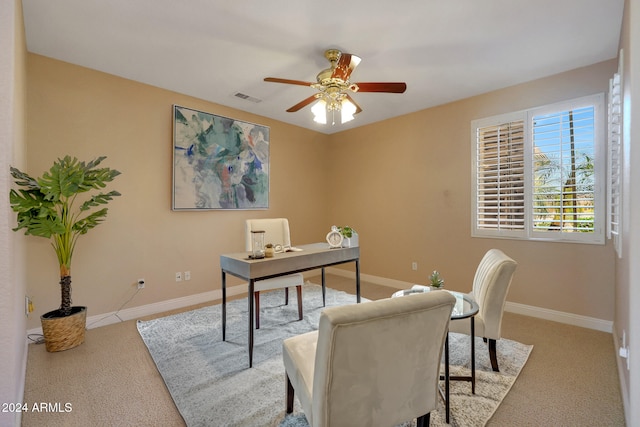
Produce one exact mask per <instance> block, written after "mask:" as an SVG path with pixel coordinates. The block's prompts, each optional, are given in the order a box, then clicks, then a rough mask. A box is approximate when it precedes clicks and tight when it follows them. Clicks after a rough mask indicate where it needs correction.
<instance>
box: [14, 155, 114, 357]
mask: <svg viewBox="0 0 640 427" xmlns="http://www.w3.org/2000/svg"><path fill="white" fill-rule="evenodd" d="M104 159H105V157H98V158H97V159H95V160H93V161H91V162H89V163H85V162H80V161H78V159H76V158H75V157H74V158H71V157H69V156H66V157H65V158H64V159H58V160H57V161H55V162H54V163H53V166H52V167H51V169H49V171H48V172H45V173H44V174H43V175H42V177H40V178H37V179H34V178H32V177H31V176H29V175H27V174H26V173H24V172H21V171H20V170H18V169H16V168H14V167H12V168H11V176H12V177H13V179H14V182H15V184H16V185H17V186H18V187H21V188H20V189H18V190H14V189H12V190H11V192H10V195H9V200H10V203H11V209H12V210H13V211H14V212H17V216H18V226H17V227H16V228H14V229H13V230H14V231H18V230H21V229H24V230H25V232H24V233H25V234H27V235H32V236H38V237H44V238H45V239H50V240H51V246H53V250H54V251H55V253H56V256H57V257H58V264H59V265H60V292H61V304H60V308H59V309H57V310H53V311H50V312H48V313H45V314H43V315H42V316H41V317H40V320H41V322H42V331H43V335H44V339H45V344H46V347H47V351H62V350H67V349H69V348H73V347H75V346H78V345H80V344H82V343H83V342H84V331H85V324H86V315H87V314H86V307H80V306H78V307H72V306H71V258H72V256H73V251H74V249H75V248H76V242H77V240H78V237H80V236H81V235H82V234H86V233H87V231H89V230H90V229H92V228H94V227H95V226H97V225H98V224H100V223H101V222H102V221H104V220H105V218H106V216H107V208H102V209H99V210H95V208H96V207H98V206H101V205H105V204H107V203H109V201H110V200H112V199H113V197H115V196H119V195H120V193H118V192H117V191H110V192H108V193H103V192H100V193H98V194H94V195H93V196H90V197H89V196H87V197H86V198H83V197H82V195H81V194H82V193H85V192H90V191H92V190H101V189H103V188H104V187H106V184H107V183H108V182H111V181H112V180H113V179H114V178H115V177H116V176H118V175H120V172H118V171H117V170H115V169H110V168H100V167H98V165H99V164H100V163H101V162H102V161H103V160H104ZM78 195H81V196H80V197H81V199H82V200H77V198H78Z"/></svg>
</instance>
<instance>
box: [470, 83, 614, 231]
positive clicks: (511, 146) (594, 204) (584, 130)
mask: <svg viewBox="0 0 640 427" xmlns="http://www.w3.org/2000/svg"><path fill="white" fill-rule="evenodd" d="M603 105H604V96H603V95H602V94H600V95H594V96H590V97H585V98H580V99H576V100H572V101H567V102H564V103H559V104H554V105H549V106H545V107H540V108H535V109H531V110H526V111H520V112H516V113H512V114H507V115H501V116H496V117H489V118H486V119H481V120H474V121H473V122H472V123H471V128H472V150H473V154H472V161H473V164H472V169H473V174H472V175H473V191H472V193H473V195H472V196H473V201H472V206H473V209H474V211H473V212H474V214H473V215H472V217H473V218H472V221H473V224H472V235H473V236H475V237H502V238H514V239H532V240H552V241H566V242H584V243H604V231H603V224H604V209H603V205H604V199H603V197H602V196H601V193H602V191H601V189H600V186H601V185H602V183H603V182H604V175H603V174H604V171H605V167H604V166H605V165H604V155H603V148H602V147H603V144H604V138H603V129H604V123H603V114H602V110H603V108H604V107H603Z"/></svg>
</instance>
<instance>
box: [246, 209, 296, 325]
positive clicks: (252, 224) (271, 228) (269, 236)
mask: <svg viewBox="0 0 640 427" xmlns="http://www.w3.org/2000/svg"><path fill="white" fill-rule="evenodd" d="M245 228H246V233H245V234H246V250H247V251H249V252H251V251H252V249H253V248H252V246H251V245H252V242H251V232H252V231H258V230H262V231H264V242H265V244H266V243H273V244H274V245H282V246H283V247H290V246H291V237H290V234H289V220H287V219H286V218H264V219H248V220H247V221H246V227H245ZM303 283H304V278H303V277H302V274H300V273H296V274H290V275H287V276H280V277H274V278H272V279H265V280H258V281H256V282H255V284H254V289H253V295H254V298H255V318H256V329H260V292H262V291H269V290H273V289H282V288H284V290H285V304H289V288H290V287H293V286H295V287H296V293H297V296H298V319H299V320H302V285H303Z"/></svg>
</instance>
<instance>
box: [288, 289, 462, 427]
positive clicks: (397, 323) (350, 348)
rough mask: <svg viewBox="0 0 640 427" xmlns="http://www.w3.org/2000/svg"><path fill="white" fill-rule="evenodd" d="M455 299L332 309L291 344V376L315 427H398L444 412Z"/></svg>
mask: <svg viewBox="0 0 640 427" xmlns="http://www.w3.org/2000/svg"><path fill="white" fill-rule="evenodd" d="M454 303H455V298H454V297H453V296H452V295H451V294H449V293H448V292H446V291H435V292H429V293H425V294H418V295H411V296H407V297H403V298H391V299H384V300H380V301H373V302H367V303H363V304H353V305H348V306H340V307H331V308H327V309H325V310H324V311H323V312H322V314H321V316H320V323H319V329H318V331H317V332H311V333H308V334H303V335H300V336H297V337H292V338H289V339H286V340H285V341H284V343H283V359H284V365H285V370H286V372H287V376H288V378H289V381H290V382H291V385H292V386H293V389H294V390H295V391H296V395H297V396H298V399H299V400H300V403H301V405H302V408H303V410H304V412H305V414H306V416H307V420H308V421H309V423H310V425H311V426H314V427H319V426H328V425H331V426H353V425H369V426H385V425H386V426H391V425H396V424H398V423H401V422H403V421H408V420H411V419H413V418H417V417H420V416H423V415H425V414H428V413H429V412H431V411H432V410H433V409H435V408H436V407H437V401H438V392H437V383H438V378H439V372H440V358H441V355H442V348H443V344H444V339H445V334H446V331H447V326H448V325H449V320H450V317H451V310H452V308H453V304H454Z"/></svg>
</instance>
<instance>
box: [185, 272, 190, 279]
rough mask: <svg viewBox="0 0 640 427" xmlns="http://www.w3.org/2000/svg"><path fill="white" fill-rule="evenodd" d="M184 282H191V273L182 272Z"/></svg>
mask: <svg viewBox="0 0 640 427" xmlns="http://www.w3.org/2000/svg"><path fill="white" fill-rule="evenodd" d="M184 280H191V272H190V271H185V272H184Z"/></svg>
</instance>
